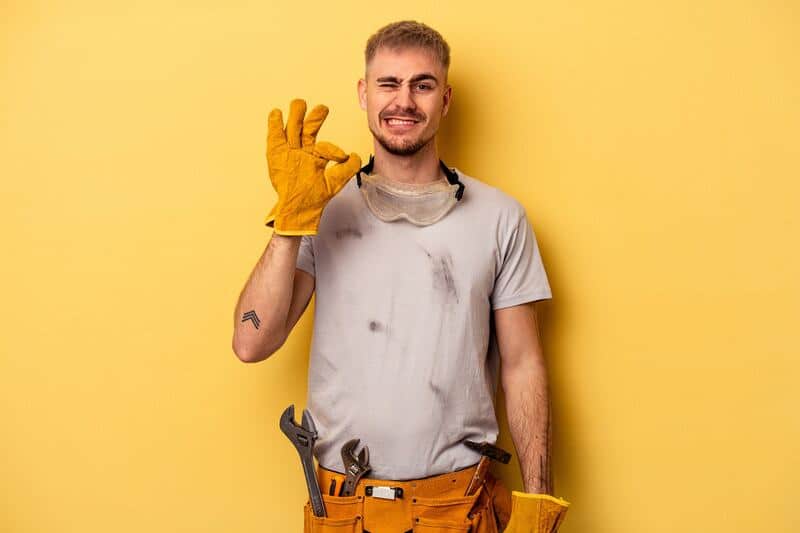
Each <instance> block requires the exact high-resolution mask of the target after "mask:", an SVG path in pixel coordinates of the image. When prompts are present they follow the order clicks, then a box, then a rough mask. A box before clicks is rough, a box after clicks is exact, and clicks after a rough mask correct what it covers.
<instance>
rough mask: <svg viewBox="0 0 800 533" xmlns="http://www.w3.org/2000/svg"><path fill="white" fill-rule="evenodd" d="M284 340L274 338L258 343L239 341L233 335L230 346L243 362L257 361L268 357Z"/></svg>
mask: <svg viewBox="0 0 800 533" xmlns="http://www.w3.org/2000/svg"><path fill="white" fill-rule="evenodd" d="M283 342H284V340H283V339H281V340H275V341H272V342H267V343H266V344H263V345H259V344H255V343H246V342H241V341H240V340H238V339H237V338H236V337H235V336H234V339H233V343H232V345H231V348H232V349H233V353H234V354H236V357H238V358H239V360H240V361H241V362H243V363H258V362H260V361H264V360H265V359H268V358H269V357H270V356H271V355H272V354H273V353H275V352H276V351H278V349H279V348H280V347H281V346H283Z"/></svg>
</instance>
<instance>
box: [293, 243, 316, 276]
mask: <svg viewBox="0 0 800 533" xmlns="http://www.w3.org/2000/svg"><path fill="white" fill-rule="evenodd" d="M295 266H296V267H297V268H299V269H300V270H304V271H305V272H308V273H309V274H311V275H312V276H314V275H315V273H314V272H315V271H314V241H313V239H312V236H311V235H303V236H302V237H301V238H300V250H299V251H298V252H297V263H295Z"/></svg>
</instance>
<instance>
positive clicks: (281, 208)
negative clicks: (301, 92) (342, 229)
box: [264, 99, 361, 235]
mask: <svg viewBox="0 0 800 533" xmlns="http://www.w3.org/2000/svg"><path fill="white" fill-rule="evenodd" d="M305 114H306V102H305V100H301V99H295V100H292V103H291V104H290V107H289V119H288V120H287V121H286V129H285V130H284V129H283V115H282V114H281V110H280V109H273V110H272V111H271V112H270V114H269V121H268V122H269V123H268V126H267V165H268V166H269V179H270V180H271V181H272V186H273V187H274V188H275V191H276V192H277V193H278V201H277V203H276V204H275V206H274V207H273V208H272V210H271V211H270V212H269V214H268V215H267V218H266V219H265V220H264V223H265V224H266V225H267V226H269V227H272V228H274V229H275V233H278V234H280V235H315V234H316V233H317V228H318V227H319V220H320V218H321V217H322V209H323V208H324V207H325V205H326V204H327V203H328V201H329V200H330V199H331V198H332V197H333V196H334V195H335V194H336V193H338V192H339V190H341V188H342V187H343V186H344V184H345V183H347V180H348V179H350V178H351V177H352V176H353V175H354V174H355V173H356V172H357V171H358V170H359V169H360V168H361V158H360V157H358V154H355V153H352V154H350V155H349V156H348V155H347V154H346V153H344V151H343V150H342V149H341V148H339V147H338V146H336V145H334V144H331V143H329V142H324V141H320V142H317V133H318V132H319V129H320V127H321V126H322V123H323V122H324V121H325V117H327V116H328V108H327V107H326V106H324V105H318V106H316V107H315V108H314V109H312V110H311V112H310V113H309V114H308V117H306V118H305V120H304V119H303V118H304V116H305ZM329 161H335V162H336V163H335V164H334V165H332V166H327V164H328V162H329ZM326 166H327V167H326Z"/></svg>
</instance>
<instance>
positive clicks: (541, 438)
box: [502, 357, 553, 494]
mask: <svg viewBox="0 0 800 533" xmlns="http://www.w3.org/2000/svg"><path fill="white" fill-rule="evenodd" d="M502 378H503V391H504V393H505V400H506V412H507V413H508V425H509V429H510V430H511V437H512V440H513V441H514V447H515V448H516V450H517V456H518V457H519V463H520V468H521V470H522V481H523V484H524V486H525V492H533V493H543V494H552V491H553V486H552V479H551V475H550V451H551V450H550V438H551V434H552V431H551V423H550V414H551V410H550V395H549V390H548V383H547V369H546V366H545V364H544V361H543V360H542V359H541V358H534V357H531V358H524V361H522V362H520V363H519V364H517V365H516V366H514V367H512V368H505V369H503V374H502Z"/></svg>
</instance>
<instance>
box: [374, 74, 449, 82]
mask: <svg viewBox="0 0 800 533" xmlns="http://www.w3.org/2000/svg"><path fill="white" fill-rule="evenodd" d="M422 80H433V81H435V82H436V83H439V80H438V79H436V76H434V75H433V74H431V73H430V72H423V73H422V74H417V75H415V76H412V77H411V79H409V80H408V82H409V83H416V82H418V81H422ZM376 81H377V82H378V83H381V82H385V81H389V82H393V83H397V84H400V83H401V82H402V80H401V79H400V78H398V77H396V76H382V77H380V78H378V79H377V80H376Z"/></svg>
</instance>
